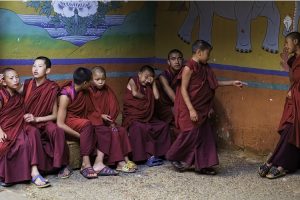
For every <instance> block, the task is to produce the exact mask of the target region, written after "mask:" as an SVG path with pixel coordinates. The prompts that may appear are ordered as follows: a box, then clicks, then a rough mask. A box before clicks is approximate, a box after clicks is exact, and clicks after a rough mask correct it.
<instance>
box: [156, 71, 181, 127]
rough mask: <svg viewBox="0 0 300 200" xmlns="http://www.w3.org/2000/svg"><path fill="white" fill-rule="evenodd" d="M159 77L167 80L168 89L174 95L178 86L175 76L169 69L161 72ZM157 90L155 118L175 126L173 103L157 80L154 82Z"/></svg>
mask: <svg viewBox="0 0 300 200" xmlns="http://www.w3.org/2000/svg"><path fill="white" fill-rule="evenodd" d="M160 76H163V77H164V78H166V79H167V81H168V83H169V85H170V87H171V88H172V89H173V91H174V93H176V87H177V85H178V79H177V76H178V75H177V74H174V73H173V72H172V71H171V70H170V68H168V69H167V70H165V71H163V72H162V73H161V74H160ZM156 85H157V89H158V91H159V99H158V100H157V101H156V104H155V116H156V117H157V118H158V119H160V120H162V121H164V122H167V123H169V124H170V125H175V122H174V114H173V111H172V109H173V107H174V103H173V101H172V100H171V99H170V97H169V96H168V95H167V93H166V92H165V90H164V88H163V85H162V83H161V82H160V81H159V79H157V80H156Z"/></svg>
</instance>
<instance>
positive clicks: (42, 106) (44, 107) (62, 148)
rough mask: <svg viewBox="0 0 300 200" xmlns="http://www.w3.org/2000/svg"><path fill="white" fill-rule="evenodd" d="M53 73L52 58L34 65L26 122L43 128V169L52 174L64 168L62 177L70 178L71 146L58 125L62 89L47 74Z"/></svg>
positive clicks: (26, 98)
mask: <svg viewBox="0 0 300 200" xmlns="http://www.w3.org/2000/svg"><path fill="white" fill-rule="evenodd" d="M50 70H51V61H50V60H49V58H47V57H44V56H40V57H37V58H36V59H35V61H34V64H33V66H32V75H33V79H27V80H25V83H24V87H22V88H21V90H20V91H23V95H24V104H25V112H26V114H25V115H24V119H25V121H26V122H28V123H30V124H32V125H33V126H35V127H36V128H38V129H39V131H40V134H41V139H42V144H43V149H44V153H43V156H41V159H40V162H39V166H38V167H39V169H40V170H41V171H43V172H51V171H54V170H55V171H56V170H57V169H60V171H59V173H58V177H60V178H68V177H70V175H71V174H72V171H71V169H70V168H69V167H67V165H68V163H69V157H68V153H69V150H68V147H67V144H66V142H65V134H64V130H63V129H61V128H58V126H57V125H56V123H55V121H56V117H57V97H58V92H59V86H58V85H57V84H56V83H55V82H54V81H51V80H49V79H47V75H48V74H49V73H50Z"/></svg>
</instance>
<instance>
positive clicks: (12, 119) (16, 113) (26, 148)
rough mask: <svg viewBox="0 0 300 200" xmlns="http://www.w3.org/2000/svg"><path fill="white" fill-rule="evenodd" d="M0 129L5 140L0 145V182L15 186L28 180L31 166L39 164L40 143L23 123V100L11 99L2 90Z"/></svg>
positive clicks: (35, 130) (6, 92)
mask: <svg viewBox="0 0 300 200" xmlns="http://www.w3.org/2000/svg"><path fill="white" fill-rule="evenodd" d="M0 101H1V104H2V108H1V109H0V127H1V128H2V130H3V131H4V133H6V135H7V140H6V141H5V142H3V143H0V179H1V181H3V182H5V183H17V182H22V181H27V180H30V179H31V166H32V165H38V164H39V162H38V161H39V156H38V152H40V151H42V144H41V143H40V137H39V133H38V131H37V129H35V128H34V127H31V126H30V125H27V124H25V122H24V120H23V116H24V113H25V112H24V108H23V98H22V96H21V95H19V94H17V93H16V94H14V95H13V96H10V94H9V93H8V91H7V90H6V89H5V88H2V89H1V90H0Z"/></svg>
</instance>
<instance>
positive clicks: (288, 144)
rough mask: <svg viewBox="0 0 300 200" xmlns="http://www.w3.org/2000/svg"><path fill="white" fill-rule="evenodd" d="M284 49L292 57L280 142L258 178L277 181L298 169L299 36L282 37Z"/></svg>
mask: <svg viewBox="0 0 300 200" xmlns="http://www.w3.org/2000/svg"><path fill="white" fill-rule="evenodd" d="M285 48H287V51H288V52H289V54H292V55H293V56H292V57H291V58H290V59H289V60H288V65H289V67H290V68H289V77H290V82H291V84H290V85H291V86H290V89H289V91H288V93H287V97H286V99H285V105H284V110H283V113H282V117H281V120H280V123H279V128H278V133H279V134H280V139H279V141H278V144H277V146H276V148H275V150H274V152H273V154H272V156H271V158H270V159H269V160H268V161H267V162H266V163H265V164H263V165H262V166H260V167H259V171H258V173H259V175H260V176H261V177H267V178H269V179H274V178H279V177H282V176H284V175H286V172H290V173H292V172H295V171H296V170H297V169H299V168H300V90H299V89H300V33H299V32H292V33H289V34H288V35H287V36H286V37H285Z"/></svg>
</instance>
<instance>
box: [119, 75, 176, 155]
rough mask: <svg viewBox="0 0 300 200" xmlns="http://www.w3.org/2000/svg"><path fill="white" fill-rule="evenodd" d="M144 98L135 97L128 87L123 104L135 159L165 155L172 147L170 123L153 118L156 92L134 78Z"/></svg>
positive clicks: (124, 116) (125, 121)
mask: <svg viewBox="0 0 300 200" xmlns="http://www.w3.org/2000/svg"><path fill="white" fill-rule="evenodd" d="M133 80H134V82H135V84H136V86H137V88H138V91H139V92H140V93H142V94H144V98H143V99H140V98H135V97H133V95H132V92H131V91H130V90H129V89H128V88H126V91H125V95H124V101H123V102H124V106H123V126H124V127H126V128H127V129H128V132H129V140H130V142H131V146H132V159H133V161H142V160H146V159H147V158H149V156H151V155H154V156H164V155H165V153H166V152H167V150H168V149H169V147H170V144H171V139H170V133H169V125H168V124H167V123H165V122H163V121H160V120H156V119H154V118H153V113H154V94H153V91H152V86H142V85H141V84H140V83H139V80H138V77H134V78H133Z"/></svg>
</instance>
